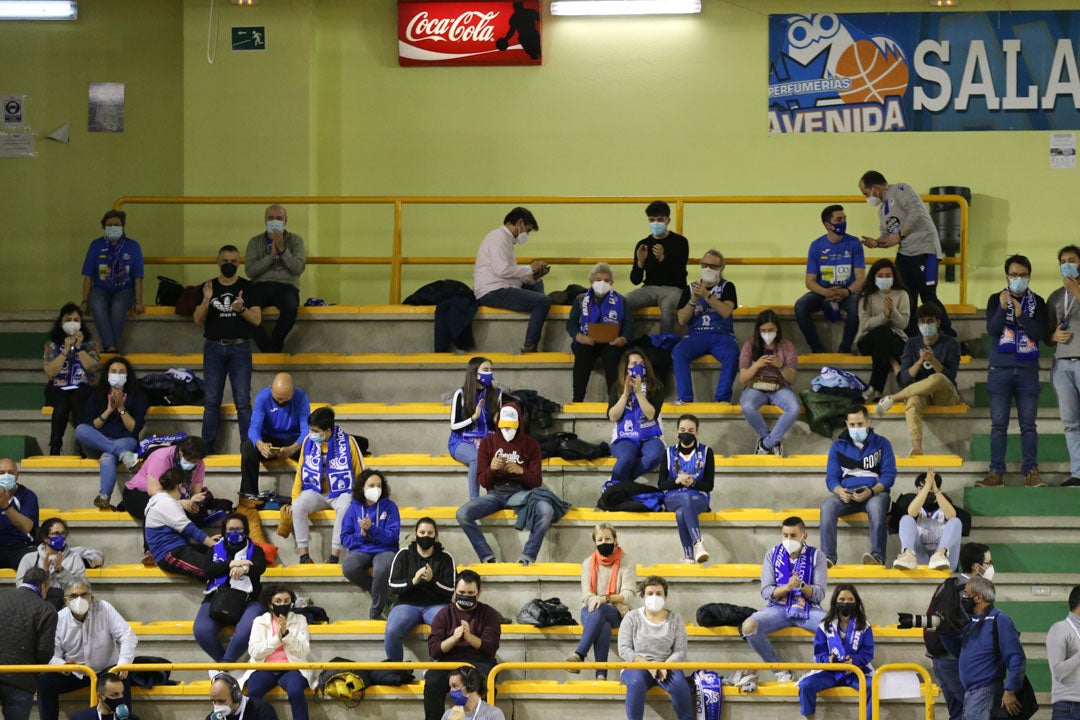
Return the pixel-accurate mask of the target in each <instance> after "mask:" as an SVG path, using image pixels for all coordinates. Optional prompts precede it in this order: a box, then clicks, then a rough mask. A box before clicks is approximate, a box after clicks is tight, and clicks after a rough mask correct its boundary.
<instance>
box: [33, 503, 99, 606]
mask: <svg viewBox="0 0 1080 720" xmlns="http://www.w3.org/2000/svg"><path fill="white" fill-rule="evenodd" d="M38 538H39V539H40V542H41V544H40V545H38V548H37V552H36V553H30V554H27V555H23V559H22V561H21V562H20V563H19V569H18V570H16V571H15V584H16V585H18V584H20V583H22V581H23V579H24V578H25V577H26V573H27V572H29V571H30V569H31V568H35V567H36V568H41V569H42V570H44V571H45V572H47V573H48V574H49V588H50V591H49V596H48V597H47V598H46V600H48V601H49V602H51V603H52V604H53V605H54V606H55V607H56V609H57V610H59V609H61V608H62V607H63V606H64V588H65V587H67V586H68V585H70V584H72V583H74V582H76V581H79V580H85V579H86V569H87V568H96V567H101V566H102V564H104V562H105V553H103V552H101V551H100V550H97V549H95V548H91V547H82V546H80V545H69V544H68V526H67V523H66V522H64V521H63V520H61V519H60V518H57V517H53V518H48V519H46V520H44V521H43V522H42V523H41V528H40V529H39V530H38Z"/></svg>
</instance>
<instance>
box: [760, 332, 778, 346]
mask: <svg viewBox="0 0 1080 720" xmlns="http://www.w3.org/2000/svg"><path fill="white" fill-rule="evenodd" d="M775 339H776V333H774V332H763V333H761V341H762V342H763V343H765V344H766V345H772V344H773V340H775Z"/></svg>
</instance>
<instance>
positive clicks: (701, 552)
mask: <svg viewBox="0 0 1080 720" xmlns="http://www.w3.org/2000/svg"><path fill="white" fill-rule="evenodd" d="M694 562H696V563H707V562H709V551H708V550H706V549H705V543H704V542H702V541H701V540H698V541H697V542H696V543H694Z"/></svg>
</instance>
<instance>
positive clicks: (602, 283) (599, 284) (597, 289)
mask: <svg viewBox="0 0 1080 720" xmlns="http://www.w3.org/2000/svg"><path fill="white" fill-rule="evenodd" d="M592 291H593V294H595V295H596V297H604V296H605V295H607V294H608V293H609V292H611V283H609V282H608V281H607V280H597V281H596V282H594V283H593V284H592Z"/></svg>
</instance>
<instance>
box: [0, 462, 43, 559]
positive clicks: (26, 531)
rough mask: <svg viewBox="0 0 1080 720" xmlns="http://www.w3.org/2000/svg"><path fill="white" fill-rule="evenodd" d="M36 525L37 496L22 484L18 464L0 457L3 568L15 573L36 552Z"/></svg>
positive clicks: (0, 539) (1, 555) (0, 549)
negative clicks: (26, 557)
mask: <svg viewBox="0 0 1080 720" xmlns="http://www.w3.org/2000/svg"><path fill="white" fill-rule="evenodd" d="M37 524H38V498H37V495H36V494H34V491H33V490H31V489H30V488H28V487H26V486H25V485H23V484H21V483H20V482H19V466H18V465H17V464H16V462H15V461H14V460H12V459H11V458H0V568H6V569H8V570H15V569H16V568H18V567H19V563H20V562H22V559H23V556H24V555H28V554H30V553H33V552H34V549H35V547H34V540H35V537H36V533H37Z"/></svg>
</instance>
